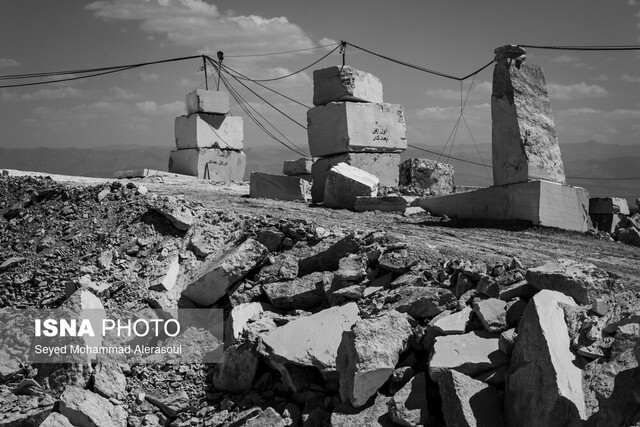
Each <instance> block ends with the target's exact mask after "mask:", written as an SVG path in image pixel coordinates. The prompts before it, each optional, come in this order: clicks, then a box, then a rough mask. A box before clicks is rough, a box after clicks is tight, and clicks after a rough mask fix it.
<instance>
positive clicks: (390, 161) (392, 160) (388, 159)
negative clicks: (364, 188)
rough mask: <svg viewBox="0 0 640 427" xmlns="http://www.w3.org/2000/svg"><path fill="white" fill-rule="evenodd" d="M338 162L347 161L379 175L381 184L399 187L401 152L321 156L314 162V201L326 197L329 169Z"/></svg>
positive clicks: (312, 191) (319, 200)
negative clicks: (325, 190)
mask: <svg viewBox="0 0 640 427" xmlns="http://www.w3.org/2000/svg"><path fill="white" fill-rule="evenodd" d="M338 163H346V164H348V165H351V166H354V167H356V168H358V169H362V170H363V171H365V172H369V173H370V174H373V175H375V176H377V177H378V179H379V180H380V185H382V186H384V187H397V186H398V180H399V169H398V167H399V165H400V154H397V153H343V154H338V155H335V156H328V157H321V158H319V159H318V160H316V161H315V162H314V163H313V166H312V168H311V173H312V176H313V185H312V187H311V198H312V200H313V201H314V202H321V201H322V200H323V199H324V186H325V183H326V180H327V173H328V171H329V169H331V168H332V167H333V166H335V165H337V164H338Z"/></svg>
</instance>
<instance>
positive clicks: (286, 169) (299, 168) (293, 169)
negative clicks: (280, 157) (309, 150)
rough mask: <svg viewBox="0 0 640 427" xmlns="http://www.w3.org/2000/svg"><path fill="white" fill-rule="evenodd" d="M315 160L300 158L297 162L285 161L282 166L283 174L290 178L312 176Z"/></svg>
mask: <svg viewBox="0 0 640 427" xmlns="http://www.w3.org/2000/svg"><path fill="white" fill-rule="evenodd" d="M312 165H313V159H312V158H310V157H300V158H299V159H297V160H285V161H284V164H283V165H282V173H283V174H285V175H289V176H298V175H310V174H311V166H312Z"/></svg>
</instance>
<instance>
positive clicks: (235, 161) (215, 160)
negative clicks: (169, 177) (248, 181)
mask: <svg viewBox="0 0 640 427" xmlns="http://www.w3.org/2000/svg"><path fill="white" fill-rule="evenodd" d="M246 166H247V156H246V155H245V154H244V153H243V152H242V151H234V150H219V149H217V148H190V149H185V150H175V151H172V152H171V154H170V156H169V172H173V173H180V174H184V175H191V176H196V177H198V178H200V179H209V180H211V181H242V178H243V177H244V170H245V168H246Z"/></svg>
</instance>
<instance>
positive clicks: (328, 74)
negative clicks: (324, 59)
mask: <svg viewBox="0 0 640 427" xmlns="http://www.w3.org/2000/svg"><path fill="white" fill-rule="evenodd" d="M337 101H356V102H373V103H381V102H382V83H380V80H379V79H378V78H377V77H376V76H374V75H373V74H369V73H366V72H364V71H360V70H356V69H354V68H351V67H349V66H348V65H345V66H333V67H329V68H323V69H321V70H315V71H314V72H313V105H316V106H317V105H324V104H326V103H328V102H337Z"/></svg>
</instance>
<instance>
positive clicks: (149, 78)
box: [138, 72, 160, 83]
mask: <svg viewBox="0 0 640 427" xmlns="http://www.w3.org/2000/svg"><path fill="white" fill-rule="evenodd" d="M159 77H160V75H159V74H156V73H145V72H141V73H140V74H138V79H139V80H141V81H142V82H143V83H151V82H154V81H156V80H158V78H159Z"/></svg>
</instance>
